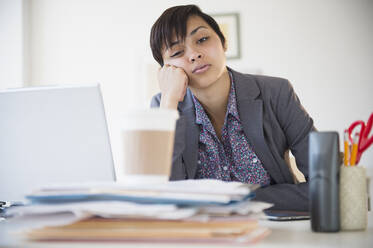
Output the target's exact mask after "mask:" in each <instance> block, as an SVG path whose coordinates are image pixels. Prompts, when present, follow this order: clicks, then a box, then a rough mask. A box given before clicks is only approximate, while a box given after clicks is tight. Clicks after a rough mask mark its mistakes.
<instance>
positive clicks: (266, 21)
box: [0, 0, 373, 177]
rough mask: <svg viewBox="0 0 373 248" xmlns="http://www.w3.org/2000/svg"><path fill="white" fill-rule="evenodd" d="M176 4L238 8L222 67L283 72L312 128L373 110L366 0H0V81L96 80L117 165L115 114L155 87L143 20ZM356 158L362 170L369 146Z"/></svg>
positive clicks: (371, 164) (344, 123)
mask: <svg viewBox="0 0 373 248" xmlns="http://www.w3.org/2000/svg"><path fill="white" fill-rule="evenodd" d="M180 4H197V5H198V6H199V7H200V8H201V9H202V11H204V12H206V13H208V14H225V13H238V14H239V18H240V19H239V21H240V26H239V29H238V32H239V38H240V44H241V52H240V55H241V56H240V58H236V59H229V60H228V61H227V64H228V66H230V67H231V68H233V69H235V70H237V71H240V72H244V73H252V74H264V75H270V76H278V77H283V78H287V79H289V80H290V82H291V83H292V84H293V86H294V89H295V91H296V93H297V94H298V96H299V97H300V99H301V102H302V104H303V105H304V107H305V108H306V110H307V111H308V112H309V114H310V115H311V116H312V117H313V119H314V122H315V126H316V127H317V128H318V129H319V130H321V131H329V130H335V131H337V132H339V134H341V135H342V132H343V130H344V129H345V128H347V127H348V126H349V125H350V124H351V123H352V122H353V121H355V120H358V119H362V120H364V121H366V120H367V118H368V116H369V114H370V113H371V112H372V111H373V96H372V95H373V1H371V0H312V1H310V0H309V1H306V0H281V1H278V0H229V1H217V0H199V1H175V0H173V1H171V0H155V1H150V0H149V1H146V0H136V1H124V0H122V1H121V0H29V1H27V0H0V89H5V88H14V87H26V86H37V85H55V84H82V83H83V84H84V83H100V84H101V87H102V91H103V97H104V102H105V108H106V113H107V118H108V123H109V130H110V133H111V141H112V146H113V155H114V161H115V163H116V164H117V165H118V164H119V163H120V162H121V161H120V160H121V146H120V140H119V139H118V137H119V135H118V134H117V132H116V130H117V129H116V127H117V125H118V120H119V117H120V115H121V113H123V111H124V110H126V109H128V108H132V107H144V106H149V104H150V97H151V95H152V94H154V93H156V92H157V80H156V71H157V68H158V66H157V64H156V63H155V61H154V60H153V57H152V55H151V50H150V46H149V34H150V29H151V26H152V24H153V23H154V22H155V20H156V19H157V18H158V17H159V16H160V15H161V14H162V12H163V11H164V10H165V9H166V8H168V7H171V6H174V5H180ZM372 133H373V132H372ZM341 137H343V136H341ZM0 138H1V137H0ZM341 143H342V142H341ZM341 149H342V144H341ZM360 164H362V165H365V166H366V167H367V168H368V174H369V175H370V176H371V177H372V176H373V148H372V147H371V148H370V150H368V151H367V152H365V153H364V154H363V157H362V159H361V162H360Z"/></svg>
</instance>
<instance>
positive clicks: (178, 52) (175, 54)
mask: <svg viewBox="0 0 373 248" xmlns="http://www.w3.org/2000/svg"><path fill="white" fill-rule="evenodd" d="M181 53H182V51H177V52H175V53H174V54H172V55H171V58H172V57H176V56H178V55H179V54H181Z"/></svg>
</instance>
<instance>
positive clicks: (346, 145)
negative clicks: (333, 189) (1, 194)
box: [343, 129, 350, 166]
mask: <svg viewBox="0 0 373 248" xmlns="http://www.w3.org/2000/svg"><path fill="white" fill-rule="evenodd" d="M343 141H344V159H343V164H344V166H348V162H349V157H350V144H349V141H348V130H347V129H346V130H345V132H344V138H343Z"/></svg>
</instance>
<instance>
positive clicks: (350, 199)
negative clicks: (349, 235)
mask: <svg viewBox="0 0 373 248" xmlns="http://www.w3.org/2000/svg"><path fill="white" fill-rule="evenodd" d="M339 182H340V186H339V187H340V188H339V199H340V223H341V230H344V231H350V230H351V231H352V230H364V229H366V228H367V222H368V200H367V179H366V172H365V168H363V167H361V166H348V167H347V166H341V169H340V180H339Z"/></svg>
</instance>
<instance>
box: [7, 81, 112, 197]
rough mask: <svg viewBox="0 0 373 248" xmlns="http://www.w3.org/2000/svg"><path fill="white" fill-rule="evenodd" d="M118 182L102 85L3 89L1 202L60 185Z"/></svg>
mask: <svg viewBox="0 0 373 248" xmlns="http://www.w3.org/2000/svg"><path fill="white" fill-rule="evenodd" d="M107 181H115V174H114V163H113V157H112V152H111V146H110V140H109V134H108V128H107V122H106V117H105V111H104V105H103V100H102V95H101V90H100V86H99V85H80V86H76V85H75V86H53V87H50V86H48V87H29V88H19V89H9V90H2V91H0V201H24V199H25V198H24V195H25V194H28V193H30V192H31V191H32V190H33V189H37V188H38V187H42V186H46V185H50V184H55V183H70V182H71V183H76V182H107Z"/></svg>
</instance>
